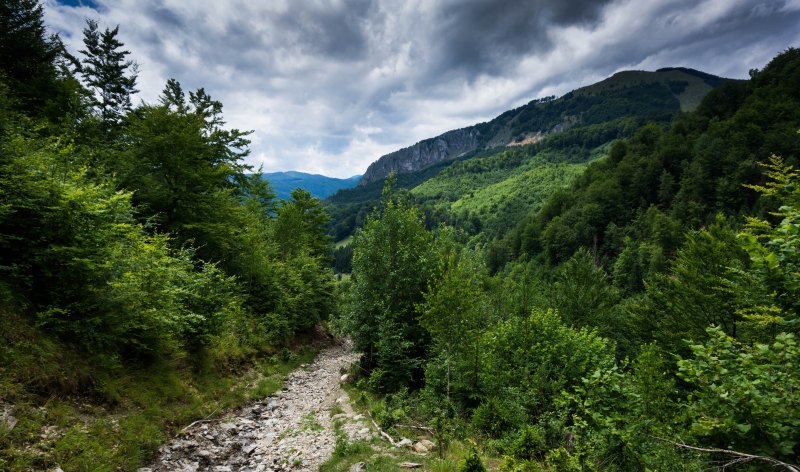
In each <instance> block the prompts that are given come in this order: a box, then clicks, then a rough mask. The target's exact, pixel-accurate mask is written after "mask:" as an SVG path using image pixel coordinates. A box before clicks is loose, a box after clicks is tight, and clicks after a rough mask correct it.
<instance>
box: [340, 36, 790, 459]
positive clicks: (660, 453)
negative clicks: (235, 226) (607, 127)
mask: <svg viewBox="0 0 800 472" xmlns="http://www.w3.org/2000/svg"><path fill="white" fill-rule="evenodd" d="M798 80H800V51H798V50H795V49H789V50H786V51H785V52H783V53H782V54H780V55H779V56H777V57H775V58H773V59H772V60H771V61H770V62H769V63H768V64H767V65H766V66H765V67H764V69H763V70H760V71H752V72H751V79H750V80H749V81H744V82H739V81H730V82H727V83H724V84H722V85H721V86H720V87H719V88H717V89H715V90H713V91H711V92H710V93H709V94H708V95H707V96H706V97H705V99H704V100H703V101H702V103H701V104H700V105H699V107H698V108H697V110H696V111H694V112H692V113H685V114H681V115H679V116H677V117H676V118H675V119H674V120H673V121H672V122H671V123H668V124H665V123H646V124H643V125H642V126H640V127H639V128H638V129H637V130H636V131H635V132H634V133H633V135H632V137H630V138H629V139H622V140H617V141H615V142H614V143H613V144H612V145H611V146H610V147H609V148H608V149H607V151H606V154H605V155H603V156H600V157H598V158H596V159H594V160H593V161H591V162H590V163H589V164H588V166H587V167H586V170H585V171H583V172H582V173H580V174H579V175H578V176H577V177H575V178H574V179H572V180H571V183H570V184H568V185H567V186H566V187H565V188H561V189H559V188H557V187H556V188H553V187H552V186H551V187H550V192H549V193H550V195H549V197H547V198H545V199H544V200H543V203H542V204H541V205H540V209H537V208H533V209H532V211H530V212H529V213H528V216H526V217H525V218H523V219H522V220H521V222H519V223H518V224H517V225H516V226H512V227H510V228H509V229H507V230H506V231H504V232H503V226H502V225H500V226H498V225H497V223H493V220H492V218H493V217H494V216H495V215H493V213H492V212H489V213H488V214H486V215H483V217H482V218H481V217H480V216H481V215H478V218H476V222H475V224H474V225H472V226H468V227H466V228H465V227H463V225H458V226H457V227H456V228H453V227H451V226H447V225H445V224H440V225H438V226H437V225H431V224H430V214H429V213H428V212H426V211H424V210H425V198H426V197H427V196H429V195H431V191H430V190H429V189H432V188H437V189H438V191H439V192H448V191H449V192H454V194H455V195H457V197H456V198H463V196H464V194H465V193H468V192H469V191H470V189H469V182H470V181H465V180H464V178H463V176H464V175H472V176H473V177H470V179H471V182H473V183H474V182H475V180H474V179H481V178H483V179H491V178H492V175H493V173H497V172H503V170H502V168H503V164H505V165H508V166H512V167H514V166H519V165H523V163H524V162H529V161H530V159H531V158H529V157H524V158H519V157H517V156H520V155H521V154H520V153H525V152H527V153H529V154H533V155H535V156H538V155H539V154H541V151H542V150H543V149H542V148H540V149H536V148H533V149H528V150H524V151H517V150H509V151H503V153H500V154H498V155H495V156H492V157H486V158H483V159H473V160H466V161H463V162H457V163H455V164H452V165H451V166H450V167H448V168H446V169H445V170H443V171H441V172H440V173H439V174H438V175H437V176H436V177H434V178H433V179H431V180H427V181H426V182H424V183H422V184H420V185H419V186H416V187H414V188H412V189H411V190H410V191H407V190H404V189H398V188H397V184H396V183H395V180H394V178H391V177H390V178H389V179H388V180H387V182H386V183H385V186H384V190H383V195H382V199H381V202H380V204H379V205H378V206H377V207H376V208H375V209H374V210H373V211H372V213H371V214H369V215H368V216H367V217H366V218H365V221H364V224H363V227H362V228H361V229H359V230H358V231H356V233H355V236H354V238H353V241H352V245H353V248H352V275H351V278H350V279H349V281H348V282H347V283H346V294H345V301H344V305H343V307H344V308H343V309H342V310H341V311H340V314H339V316H338V317H337V318H335V319H334V320H333V324H334V326H335V328H337V329H339V330H341V332H343V333H346V334H348V335H349V336H352V338H353V339H354V341H355V343H356V348H357V349H358V350H359V351H360V352H362V353H363V357H362V360H361V362H360V364H359V366H358V367H359V368H358V369H357V372H356V373H357V375H359V376H360V378H361V380H360V381H359V382H360V385H362V388H364V389H365V390H367V391H372V392H377V395H378V396H379V398H381V399H382V400H381V403H379V406H377V407H376V411H377V416H379V417H380V418H381V420H382V421H383V423H382V424H383V425H385V426H386V427H387V428H389V430H391V428H392V427H393V426H395V427H396V428H397V430H402V425H403V424H408V423H409V422H410V418H416V419H418V420H419V421H423V422H424V423H425V424H430V425H434V428H435V430H436V431H437V434H438V435H439V440H440V441H449V440H455V439H457V438H465V437H471V438H474V439H476V440H477V442H478V444H479V449H480V452H479V451H478V450H475V451H474V456H475V457H473V460H472V461H467V462H465V463H463V464H462V468H461V469H460V470H483V469H482V468H483V467H484V465H482V464H481V462H480V459H475V458H476V457H478V456H480V455H483V456H484V457H485V458H499V461H500V462H499V468H500V469H501V470H513V471H524V470H708V468H709V467H714V466H715V465H716V466H717V467H722V468H725V467H728V468H735V469H736V470H766V469H771V468H772V467H775V468H776V469H780V468H781V467H783V468H785V469H786V470H795V469H794V468H792V467H793V466H791V465H790V464H791V463H792V462H796V461H797V457H798V453H800V445H799V444H798V440H800V436H798V431H800V428H798V426H800V423H799V421H800V418H798V415H797V412H796V408H797V405H798V400H800V394H798V391H797V385H798V382H800V370H798V366H797V363H796V356H797V355H798V353H799V352H798V345H797V339H796V335H797V329H798V328H797V327H798V311H797V310H798V304H797V300H799V299H800V297H799V296H798V295H800V294H799V293H798V290H799V289H800V285H798V273H797V270H798V263H800V258H799V257H800V246H799V244H800V238H799V237H798V235H799V234H800V233H798V231H800V226H798V224H800V216H799V215H800V213H799V212H800V207H799V206H798V204H800V200H798V198H800V193H799V190H798V189H799V188H800V187H798V179H799V178H800V172H798V171H797V169H796V167H795V166H796V165H797V156H798V151H799V150H800V136H798V129H800V112H799V111H798V110H800V108H798V105H800V82H798ZM544 149H546V148H544ZM545 155H546V154H545ZM541 158H542V157H539V159H541ZM481 166H483V167H484V169H482V170H481V171H479V172H475V173H473V174H469V171H470V169H471V168H477V167H481ZM437 180H438V181H439V182H440V183H439V184H437V185H436V187H432V184H433V183H434V182H436V181H437ZM465 182H467V184H466V187H463V185H465ZM459 185H462V187H461V188H459ZM531 188H534V189H538V187H536V186H535V185H532V186H530V187H529V188H528V189H519V188H517V189H516V190H517V191H521V192H527V195H532V194H531V192H532V191H533V192H535V190H531ZM428 198H429V197H428ZM447 200H448V199H447V197H445V198H444V201H447ZM527 207H528V208H530V203H528V205H527ZM451 208H453V209H456V205H453V206H452V207H451ZM452 214H453V213H452V210H451V213H450V215H452ZM451 218H452V216H451ZM451 221H453V220H452V219H451ZM482 225H486V227H487V228H492V229H493V230H494V231H493V233H489V234H490V235H492V234H494V238H493V239H491V238H487V240H486V242H485V244H476V243H475V241H476V240H475V238H474V235H473V234H474V233H475V228H478V229H477V233H478V234H481V229H480V228H481V227H482ZM470 232H472V233H473V234H470ZM479 241H480V240H479ZM496 460H497V459H495V462H493V464H495V466H496V465H497V462H496Z"/></svg>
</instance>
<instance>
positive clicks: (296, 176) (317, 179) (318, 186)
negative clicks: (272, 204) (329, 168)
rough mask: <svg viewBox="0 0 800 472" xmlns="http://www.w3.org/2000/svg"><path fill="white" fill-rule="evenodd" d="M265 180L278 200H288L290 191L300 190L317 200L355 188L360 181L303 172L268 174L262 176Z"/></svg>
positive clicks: (355, 178) (358, 176)
mask: <svg viewBox="0 0 800 472" xmlns="http://www.w3.org/2000/svg"><path fill="white" fill-rule="evenodd" d="M262 176H263V178H264V179H265V180H268V181H269V183H270V184H272V188H273V189H274V190H275V193H276V194H277V195H278V198H282V199H284V200H288V199H289V196H290V193H291V192H292V190H294V189H296V188H302V189H304V190H306V191H308V192H309V193H310V194H311V195H313V196H315V197H317V198H325V197H328V196H330V195H333V194H334V193H336V191H338V190H341V189H347V188H352V187H355V186H356V185H357V184H358V181H359V180H360V179H361V176H360V175H354V176H353V177H349V178H347V179H337V178H334V177H326V176H324V175H319V174H306V173H305V172H296V171H288V172H269V173H265V174H262Z"/></svg>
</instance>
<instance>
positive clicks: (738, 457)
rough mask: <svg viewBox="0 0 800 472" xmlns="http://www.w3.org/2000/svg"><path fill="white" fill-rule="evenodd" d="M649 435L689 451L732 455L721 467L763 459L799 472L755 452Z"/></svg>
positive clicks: (794, 466) (795, 467)
mask: <svg viewBox="0 0 800 472" xmlns="http://www.w3.org/2000/svg"><path fill="white" fill-rule="evenodd" d="M650 437H652V438H653V439H658V440H659V441H664V442H667V443H670V444H672V445H673V446H675V447H678V448H681V449H688V450H690V451H697V452H707V453H710V454H727V455H729V456H733V458H732V459H731V460H729V461H728V462H727V463H725V464H724V465H723V466H722V469H725V468H726V467H729V466H733V465H736V464H743V463H746V462H751V461H764V462H769V463H770V464H772V465H774V466H777V467H783V468H784V469H786V470H788V471H790V472H800V470H798V467H797V466H796V465H793V464H788V463H786V462H781V461H779V460H778V459H775V458H772V457H769V456H758V455H755V454H747V453H746V452H739V451H732V450H730V449H716V448H707V447H697V446H690V445H688V444H686V443H684V442H683V441H681V442H675V441H672V440H669V439H665V438H660V437H658V436H650Z"/></svg>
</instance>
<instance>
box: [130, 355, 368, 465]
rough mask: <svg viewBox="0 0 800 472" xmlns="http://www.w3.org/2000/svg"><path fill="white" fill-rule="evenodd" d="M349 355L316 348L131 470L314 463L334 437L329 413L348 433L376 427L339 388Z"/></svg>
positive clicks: (360, 435) (364, 435)
mask: <svg viewBox="0 0 800 472" xmlns="http://www.w3.org/2000/svg"><path fill="white" fill-rule="evenodd" d="M356 360H357V355H356V354H354V353H353V352H352V351H351V350H350V349H349V348H348V346H346V345H340V346H333V347H329V348H326V349H324V350H323V351H321V352H320V353H319V355H318V356H317V358H316V360H315V361H314V362H313V363H312V364H310V365H306V366H302V367H301V368H300V369H298V370H296V371H295V372H293V373H292V374H290V376H289V378H288V379H287V380H286V383H285V384H284V387H283V389H282V390H280V391H279V392H277V393H276V394H274V395H272V396H270V397H268V398H265V399H263V400H261V401H258V402H255V403H252V404H250V405H248V406H246V407H244V408H242V409H240V410H238V411H234V412H232V413H229V414H227V415H224V416H223V417H221V418H219V419H215V420H210V421H206V422H198V423H194V424H192V425H190V427H188V428H187V429H185V430H184V432H183V433H182V434H181V435H180V436H179V437H178V438H177V439H175V440H173V441H172V442H170V443H168V444H165V445H164V446H162V447H161V449H160V453H159V457H158V459H157V460H156V462H155V463H154V464H153V465H152V466H151V467H149V468H145V469H140V471H139V472H157V471H158V472H160V471H187V472H188V471H215V472H223V471H232V472H233V471H241V472H245V471H247V472H266V471H283V470H317V469H318V468H319V466H320V465H321V464H323V463H324V462H325V461H327V460H328V458H330V456H331V454H332V452H333V449H334V446H335V444H336V437H335V432H334V428H333V421H334V420H336V421H338V422H339V425H340V426H339V427H340V429H341V430H342V431H343V432H344V433H345V434H347V436H348V439H350V440H356V439H369V438H371V437H374V435H376V434H377V432H376V431H375V430H374V429H373V428H371V423H370V421H369V420H368V419H366V418H364V417H363V416H362V415H357V414H354V413H353V410H352V408H351V407H350V404H349V399H348V398H347V394H346V393H345V392H344V391H343V390H342V389H341V388H340V384H339V382H340V380H341V375H342V374H341V373H342V371H343V370H344V369H346V368H348V367H349V366H350V365H351V364H353V363H354V362H355V361H356ZM334 405H338V407H337V412H339V413H337V414H336V415H332V414H331V413H332V410H333V408H334ZM332 416H333V418H332Z"/></svg>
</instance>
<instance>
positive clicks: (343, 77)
mask: <svg viewBox="0 0 800 472" xmlns="http://www.w3.org/2000/svg"><path fill="white" fill-rule="evenodd" d="M43 3H44V5H45V19H46V21H47V23H48V25H49V26H50V28H51V29H52V30H54V31H57V32H59V33H60V34H61V36H62V38H63V39H64V41H65V43H66V44H67V46H68V47H69V48H70V49H71V50H72V51H73V52H76V51H78V50H79V49H81V47H82V43H81V39H82V33H81V31H82V29H83V27H84V24H85V18H93V19H96V20H98V21H99V23H100V25H101V27H112V28H113V27H114V26H116V25H120V33H119V37H120V39H121V40H122V41H123V42H124V43H125V46H126V48H127V49H129V50H130V51H131V58H132V59H134V60H135V61H136V62H137V63H138V64H139V70H140V73H139V88H140V89H141V92H140V93H139V99H140V100H144V101H146V102H150V103H152V102H155V101H156V100H157V97H158V95H159V94H160V92H161V90H162V89H163V87H164V84H165V82H166V80H167V79H168V78H175V79H177V80H178V81H180V82H181V83H182V84H183V86H184V89H187V90H194V89H196V88H198V87H205V89H206V91H207V92H209V94H211V96H212V97H214V98H216V99H219V100H221V101H222V103H223V105H224V114H225V118H226V119H227V121H228V124H229V125H230V126H232V127H236V128H240V129H251V130H254V134H253V135H252V141H253V143H252V145H251V151H252V154H251V156H250V157H249V158H248V159H249V161H250V163H252V164H254V165H256V166H258V165H263V169H264V171H266V172H272V171H279V170H299V171H304V172H313V173H320V174H324V175H329V176H336V177H347V176H351V175H355V174H361V173H363V172H364V171H365V170H366V168H367V166H368V165H369V164H370V163H371V162H372V161H374V160H375V159H377V158H378V157H380V156H381V155H383V154H385V153H388V152H391V151H394V150H396V149H399V148H401V147H405V146H408V145H410V144H413V143H415V142H417V141H419V140H421V139H424V138H428V137H432V136H436V135H437V134H440V133H442V132H444V131H447V130H450V129H454V128H460V127H463V126H468V125H471V124H474V123H477V122H480V121H486V120H489V119H491V118H493V117H494V116H496V115H498V114H500V113H502V112H503V111H505V110H508V109H510V108H513V107H516V106H519V105H522V104H524V103H527V102H528V101H529V100H531V99H533V98H536V97H540V96H546V95H562V94H564V93H566V92H568V91H570V90H572V89H575V88H578V87H580V86H583V85H588V84H591V83H594V82H597V81H598V80H601V79H603V78H605V77H607V76H609V75H610V74H612V73H614V72H616V71H619V70H623V69H645V70H655V69H657V68H660V67H667V66H685V67H693V68H696V69H700V70H703V71H706V72H710V73H713V74H717V75H721V76H725V77H736V78H745V77H747V72H748V71H749V70H750V69H752V68H761V67H763V66H764V65H765V63H766V62H767V61H768V60H769V59H770V58H772V57H773V56H774V55H776V54H777V53H779V52H780V51H782V50H784V49H786V48H787V47H790V46H794V47H798V46H800V27H798V25H800V0H596V1H593V0H462V1H455V0H442V1H434V0H407V1H400V0H385V1H378V0H375V1H368V0H326V1H323V0H283V1H281V0H264V1H256V0H194V1H186V0H43Z"/></svg>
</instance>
